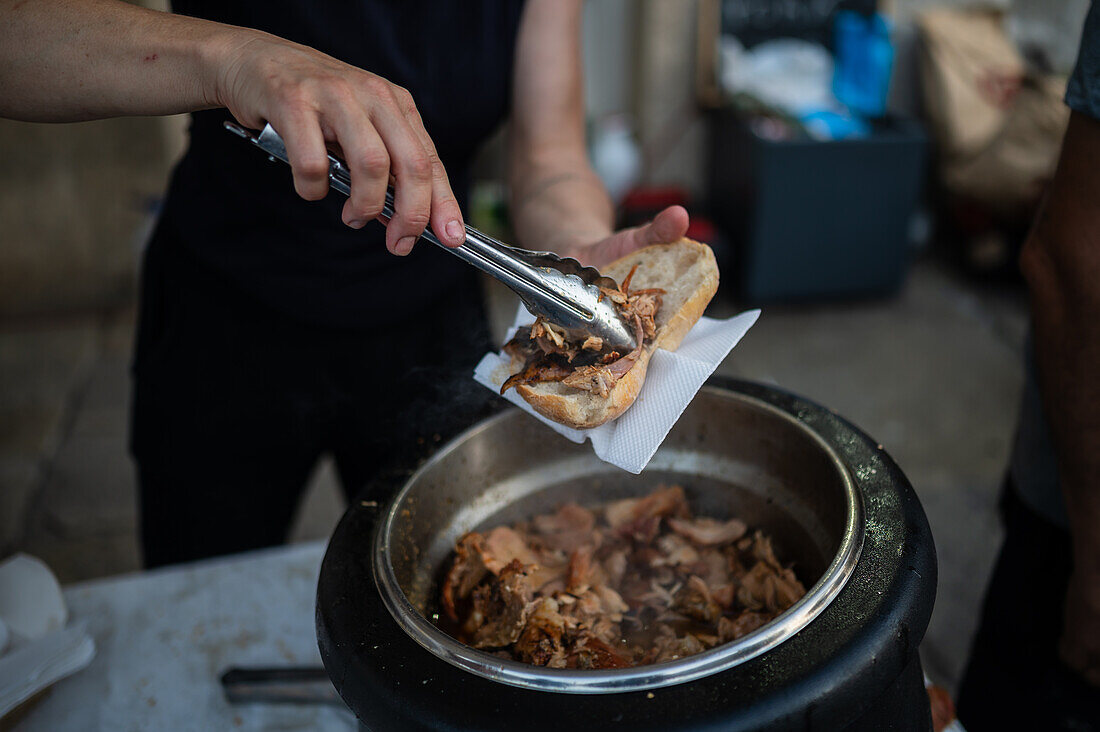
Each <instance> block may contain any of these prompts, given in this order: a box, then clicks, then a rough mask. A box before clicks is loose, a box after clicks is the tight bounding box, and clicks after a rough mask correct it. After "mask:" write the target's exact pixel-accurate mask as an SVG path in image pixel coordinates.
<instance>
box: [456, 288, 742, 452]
mask: <svg viewBox="0 0 1100 732" xmlns="http://www.w3.org/2000/svg"><path fill="white" fill-rule="evenodd" d="M758 317H760V311H759V310H749V311H746V312H744V313H741V314H740V315H737V316H734V317H732V318H729V319H728V320H715V319H713V318H700V319H699V322H698V323H696V324H695V327H694V328H692V329H691V331H690V332H689V333H688V334H687V335H686V336H685V337H684V340H683V341H682V342H681V343H680V348H679V349H678V350H676V351H674V352H673V351H664V350H661V349H658V350H657V352H656V353H654V354H653V357H652V358H651V359H650V361H649V371H648V373H647V374H646V379H645V383H644V384H643V385H642V390H641V392H640V393H639V394H638V398H637V400H636V401H635V402H634V404H633V405H632V406H631V407H630V408H629V409H627V410H626V412H624V413H623V415H622V416H621V417H619V418H618V419H616V420H612V421H611V422H607V423H606V424H602V425H600V426H599V427H595V428H593V429H590V430H575V429H572V428H570V427H566V426H564V425H560V424H558V423H557V422H554V421H552V420H549V419H546V418H545V417H543V416H542V415H541V414H538V413H537V412H535V410H534V409H532V408H531V405H530V404H528V403H527V402H526V401H524V400H523V398H522V397H521V396H519V395H518V394H517V393H516V390H515V389H509V390H508V391H507V393H505V395H504V398H505V399H507V400H508V401H510V402H512V403H513V404H515V405H516V406H518V407H519V408H520V409H522V410H523V411H525V412H527V413H528V414H531V415H533V416H534V417H535V418H536V419H539V420H541V421H542V422H543V423H545V424H547V425H549V426H550V427H551V428H552V429H553V430H554V431H555V432H557V433H558V434H561V435H564V436H565V437H567V438H569V439H570V440H572V441H573V442H576V443H578V444H579V443H581V442H584V441H585V440H586V439H590V440H591V441H592V449H594V450H595V451H596V455H597V456H598V457H599V458H600V459H601V460H604V461H606V462H609V463H611V464H612V465H615V466H617V467H620V468H622V469H623V470H626V471H629V472H631V473H634V474H638V473H640V472H642V470H643V469H644V468H645V466H646V465H647V464H648V463H649V460H650V458H652V457H653V454H654V453H655V452H657V448H658V447H660V446H661V443H662V442H664V440H665V437H666V436H667V435H668V433H669V430H671V429H672V426H673V425H675V424H676V420H678V419H679V418H680V415H681V414H683V412H684V410H685V409H687V405H688V404H690V403H691V400H692V399H693V398H694V397H695V394H696V392H698V391H699V389H700V388H702V386H703V383H704V382H705V381H706V380H707V378H708V377H709V376H710V375H711V374H712V373H714V370H715V369H716V368H718V364H720V363H721V362H722V359H724V358H725V357H726V354H728V353H729V352H730V351H731V350H732V349H733V347H734V346H736V345H737V342H738V341H740V340H741V338H742V337H743V336H744V335H745V333H747V332H748V330H749V328H751V327H752V325H753V323H755V322H756V319H757V318H758ZM533 319H534V318H533V317H532V316H531V314H530V313H528V312H527V311H526V310H524V309H523V308H522V307H521V308H520V309H519V313H518V314H517V315H516V321H515V324H514V325H513V326H512V329H511V330H510V331H508V335H507V338H506V339H505V341H507V340H510V339H511V338H512V335H513V334H514V333H515V331H516V329H517V328H518V327H519V326H521V325H524V324H526V323H530V322H532V321H533ZM510 363H511V359H510V358H509V357H508V356H506V355H504V354H500V353H488V354H486V355H485V357H484V358H482V359H481V362H480V363H479V364H478V365H477V368H476V369H475V370H474V379H475V380H476V381H477V382H478V383H479V384H482V385H483V386H485V387H487V388H489V389H492V390H493V391H495V392H498V393H499V392H500V385H501V384H503V383H504V380H505V379H507V378H508V367H509V364H510Z"/></svg>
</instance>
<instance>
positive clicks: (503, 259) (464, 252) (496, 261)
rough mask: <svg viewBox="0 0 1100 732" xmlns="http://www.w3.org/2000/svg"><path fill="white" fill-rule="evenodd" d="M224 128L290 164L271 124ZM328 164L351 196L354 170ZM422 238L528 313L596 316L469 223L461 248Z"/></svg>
mask: <svg viewBox="0 0 1100 732" xmlns="http://www.w3.org/2000/svg"><path fill="white" fill-rule="evenodd" d="M224 125H225V128H226V129H227V130H229V131H230V132H233V133H234V134H236V135H239V136H240V137H243V138H244V139H246V140H249V141H250V142H252V144H254V145H256V146H257V147H259V148H260V149H261V150H263V151H264V152H266V153H267V154H268V156H269V157H271V159H273V160H276V159H277V160H281V161H283V162H284V163H287V164H289V163H290V158H289V156H288V155H287V152H286V144H285V143H284V142H283V139H282V137H280V136H279V133H278V132H276V131H275V129H274V128H273V127H272V126H271V125H269V124H267V125H264V128H263V130H261V131H260V133H259V134H258V135H254V134H253V133H252V131H251V130H249V129H247V128H244V127H241V126H240V125H237V124H234V123H232V122H225V123H224ZM328 161H329V164H328V180H329V186H330V187H331V188H332V189H334V190H336V191H338V192H340V193H343V194H344V195H345V196H350V195H351V171H350V170H349V169H348V166H347V164H346V163H345V162H344V161H343V160H341V159H340V158H338V157H336V156H335V155H333V154H332V153H329V154H328ZM394 215H395V209H394V190H393V186H389V187H387V188H386V200H385V203H384V204H383V206H382V213H381V217H382V218H383V219H385V220H386V221H387V222H388V221H389V220H390V219H391V218H393V216H394ZM421 238H422V239H424V240H426V241H429V242H431V243H432V244H435V245H436V246H438V247H440V248H442V249H443V250H444V251H446V252H449V253H451V254H453V255H454V256H456V257H458V258H459V259H461V260H463V261H465V262H466V263H467V264H471V265H473V266H474V267H476V268H478V269H479V270H481V271H482V272H485V273H486V274H488V275H489V276H491V277H494V278H496V279H497V280H500V281H501V282H503V283H504V284H505V285H507V286H508V287H509V288H511V289H512V290H513V291H514V292H515V293H516V294H517V295H519V297H520V299H521V300H523V302H524V304H525V305H526V306H527V309H528V310H531V311H532V312H534V313H536V314H539V313H543V312H546V307H545V305H544V304H543V303H544V302H545V301H546V300H552V301H554V305H556V306H557V307H559V308H564V309H565V310H567V311H569V312H570V314H571V315H573V317H575V318H578V319H580V320H591V319H592V318H593V313H591V312H589V311H588V310H587V309H586V308H584V307H583V306H582V305H580V304H579V303H577V302H576V301H574V300H573V299H572V298H570V297H568V296H565V295H563V294H562V293H559V292H557V291H555V290H553V289H551V288H548V287H546V286H544V284H543V278H542V275H541V274H540V273H539V271H538V269H537V268H536V267H534V266H532V265H530V264H528V263H527V262H525V261H523V256H524V255H532V254H533V253H531V252H527V251H525V250H522V249H515V248H513V247H509V246H508V245H506V244H504V243H502V242H500V241H497V240H496V239H494V238H493V237H491V236H489V235H488V234H484V233H482V232H480V231H478V230H477V229H475V228H473V227H472V226H470V225H468V224H467V225H466V239H465V241H464V242H463V243H462V244H461V245H460V246H457V247H449V246H446V245H445V244H444V243H443V242H441V241H440V240H439V237H437V236H436V235H435V232H434V231H432V228H431V226H428V227H427V228H425V229H424V233H423V234H421Z"/></svg>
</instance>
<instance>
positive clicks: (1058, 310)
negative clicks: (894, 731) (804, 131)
mask: <svg viewBox="0 0 1100 732" xmlns="http://www.w3.org/2000/svg"><path fill="white" fill-rule="evenodd" d="M1097 171H1100V122H1097V121H1096V120H1093V119H1090V118H1088V117H1085V116H1082V115H1079V114H1074V115H1073V117H1072V118H1071V121H1070V125H1069V129H1068V130H1067V132H1066V138H1065V142H1064V144H1063V150H1062V156H1061V160H1060V161H1059V165H1058V170H1057V172H1056V174H1055V176H1054V179H1053V181H1052V183H1051V187H1050V190H1049V192H1048V197H1047V200H1046V202H1045V203H1044V205H1043V208H1042V210H1041V212H1040V214H1039V217H1038V219H1037V220H1036V224H1035V226H1034V228H1033V230H1032V232H1031V234H1030V235H1029V237H1028V240H1027V242H1026V243H1025V245H1024V250H1023V252H1022V254H1021V265H1022V268H1023V271H1024V274H1025V276H1026V278H1027V280H1028V285H1029V289H1030V292H1031V310H1032V320H1033V324H1034V332H1035V354H1036V362H1037V366H1038V371H1039V386H1040V391H1041V392H1042V396H1043V403H1044V408H1045V411H1046V415H1047V419H1048V422H1049V423H1050V428H1051V432H1052V434H1053V437H1054V443H1055V445H1056V450H1057V458H1058V472H1059V478H1060V482H1061V486H1062V492H1063V495H1064V497H1065V502H1066V508H1067V514H1068V516H1069V521H1070V534H1071V537H1072V541H1073V563H1074V576H1073V579H1072V580H1071V583H1070V590H1069V595H1068V596H1067V605H1066V607H1067V610H1066V612H1067V616H1066V617H1067V624H1066V628H1065V631H1066V636H1064V641H1065V642H1064V643H1063V655H1064V656H1066V657H1067V660H1071V659H1070V657H1069V655H1067V654H1076V655H1077V658H1075V659H1072V660H1071V663H1073V665H1075V666H1076V667H1078V668H1079V669H1082V670H1085V673H1086V676H1088V677H1090V678H1091V679H1092V680H1093V683H1100V666H1098V665H1097V664H1100V656H1097V654H1098V653H1100V647H1096V646H1095V644H1096V643H1097V641H1100V635H1098V634H1100V206H1098V201H1100V178H1098V177H1097ZM1090 639H1091V640H1090Z"/></svg>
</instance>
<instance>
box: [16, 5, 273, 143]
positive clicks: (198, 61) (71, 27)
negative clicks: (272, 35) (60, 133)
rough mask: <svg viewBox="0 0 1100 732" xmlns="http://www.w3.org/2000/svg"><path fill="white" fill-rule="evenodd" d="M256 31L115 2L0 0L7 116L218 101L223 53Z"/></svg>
mask: <svg viewBox="0 0 1100 732" xmlns="http://www.w3.org/2000/svg"><path fill="white" fill-rule="evenodd" d="M256 33H257V32H256V31H251V30H246V29H243V28H235V27H232V26H226V25H222V24H220V23H213V22H210V21H205V20H200V19H197V18H188V17H183V16H178V15H172V14H169V13H161V12H157V11H154V10H148V9H145V8H140V7H136V6H133V5H128V4H126V3H123V2H117V1H115V0H31V1H30V2H22V3H20V2H17V1H15V0H0V116H4V117H11V118H15V119H22V120H27V121H38V122H69V121H79V120H86V119H95V118H101V117H112V116H123V115H155V114H173V113H179V112H186V111H191V110H196V109H204V108H210V107H215V106H219V105H220V103H219V100H218V99H217V87H218V79H217V73H218V68H219V66H220V63H219V58H220V56H222V55H224V54H226V53H228V51H229V49H231V48H232V47H233V46H234V45H239V44H241V43H243V42H245V40H246V38H247V36H248V34H256Z"/></svg>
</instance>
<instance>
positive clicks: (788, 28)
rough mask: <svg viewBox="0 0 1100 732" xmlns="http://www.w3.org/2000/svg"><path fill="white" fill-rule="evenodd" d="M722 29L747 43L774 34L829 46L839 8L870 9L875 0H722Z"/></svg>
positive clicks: (864, 11)
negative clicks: (834, 18)
mask: <svg viewBox="0 0 1100 732" xmlns="http://www.w3.org/2000/svg"><path fill="white" fill-rule="evenodd" d="M721 2H722V24H721V27H722V33H729V34H732V35H734V36H736V37H737V38H738V40H740V41H741V42H742V43H743V44H745V46H746V47H752V46H755V45H756V44H757V43H760V42H762V41H768V40H771V39H773V38H802V39H805V40H807V41H814V42H817V43H821V44H823V45H824V46H826V47H827V48H832V45H833V39H832V30H833V16H834V15H835V14H836V12H837V11H838V10H855V11H856V12H860V13H873V12H875V10H876V5H877V3H876V0H721Z"/></svg>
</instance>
